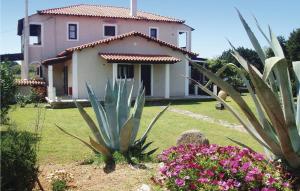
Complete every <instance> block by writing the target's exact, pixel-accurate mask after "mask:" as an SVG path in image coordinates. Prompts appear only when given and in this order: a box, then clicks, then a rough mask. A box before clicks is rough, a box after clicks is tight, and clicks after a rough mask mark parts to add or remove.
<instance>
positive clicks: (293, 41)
mask: <svg viewBox="0 0 300 191" xmlns="http://www.w3.org/2000/svg"><path fill="white" fill-rule="evenodd" d="M286 50H287V52H288V54H289V58H290V60H291V61H300V28H298V29H296V30H294V31H293V32H291V33H290V36H289V39H288V40H287V42H286Z"/></svg>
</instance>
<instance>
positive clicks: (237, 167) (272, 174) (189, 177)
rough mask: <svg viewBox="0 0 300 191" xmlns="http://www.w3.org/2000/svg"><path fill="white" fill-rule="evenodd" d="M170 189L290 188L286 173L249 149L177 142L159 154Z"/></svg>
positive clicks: (260, 190) (255, 190) (254, 190)
mask: <svg viewBox="0 0 300 191" xmlns="http://www.w3.org/2000/svg"><path fill="white" fill-rule="evenodd" d="M159 160H160V161H161V162H162V164H163V165H162V166H161V168H160V173H161V175H162V178H163V179H164V184H165V185H166V186H167V188H168V189H170V190H203V191H206V190H210V191H214V190H230V191H234V190H245V191H246V190H247V191H248V190H249V191H276V190H279V191H290V190H292V189H291V188H290V180H289V175H288V174H287V173H284V172H283V170H282V168H280V166H278V165H277V166H276V165H274V164H273V163H270V162H268V161H266V160H265V159H264V156H263V155H261V154H258V153H255V152H254V151H251V150H249V149H246V148H244V149H240V148H239V147H234V146H226V147H221V146H218V145H202V146H201V145H185V146H184V145H180V146H177V147H171V148H170V149H167V150H165V151H163V153H162V154H160V155H159Z"/></svg>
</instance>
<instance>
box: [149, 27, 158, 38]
mask: <svg viewBox="0 0 300 191" xmlns="http://www.w3.org/2000/svg"><path fill="white" fill-rule="evenodd" d="M151 29H156V37H153V38H156V39H158V38H159V28H158V27H149V36H150V37H152V36H151Z"/></svg>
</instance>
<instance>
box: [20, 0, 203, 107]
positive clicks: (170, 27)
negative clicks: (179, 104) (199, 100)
mask: <svg viewBox="0 0 300 191" xmlns="http://www.w3.org/2000/svg"><path fill="white" fill-rule="evenodd" d="M29 25H30V32H29V33H30V38H29V55H28V56H29V58H28V59H29V64H36V65H37V66H39V67H38V74H39V75H40V77H41V78H44V79H45V81H46V82H47V84H48V101H50V102H51V101H57V100H60V99H64V98H65V99H66V98H72V99H73V98H77V99H86V98H87V91H86V88H85V82H89V83H90V84H91V85H92V87H93V88H94V90H95V92H96V94H97V96H99V98H100V99H101V98H103V96H104V91H105V85H106V82H107V80H110V81H113V80H114V79H121V78H124V77H125V76H126V77H127V78H128V79H131V82H132V83H134V88H135V89H137V88H138V86H139V85H140V83H141V82H143V84H144V86H145V88H146V95H147V96H149V97H155V98H170V97H184V96H188V95H189V82H188V80H187V79H185V78H183V77H182V76H181V75H189V62H188V59H187V58H188V57H195V56H197V54H195V53H193V52H191V36H192V35H191V33H192V31H193V28H191V27H190V26H188V25H186V24H185V21H183V20H179V19H175V18H171V17H165V16H160V15H157V14H153V13H146V12H142V11H137V9H136V0H131V8H130V9H128V8H122V7H112V6H100V5H86V4H80V5H72V6H68V7H61V8H53V9H47V10H42V11H37V13H36V14H33V15H30V16H29ZM23 26H24V23H23V20H20V21H19V24H18V34H19V35H20V36H22V39H24V33H23V31H24V30H23V28H24V27H23ZM22 41H24V40H22Z"/></svg>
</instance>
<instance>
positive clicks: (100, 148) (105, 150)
mask: <svg viewBox="0 0 300 191" xmlns="http://www.w3.org/2000/svg"><path fill="white" fill-rule="evenodd" d="M90 143H91V145H92V146H93V147H94V148H95V149H96V150H97V151H98V152H99V153H101V154H103V155H104V156H107V157H111V156H112V152H111V151H110V150H109V149H108V148H107V147H106V146H105V145H102V144H99V143H97V142H96V141H94V139H92V138H91V137H90Z"/></svg>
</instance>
